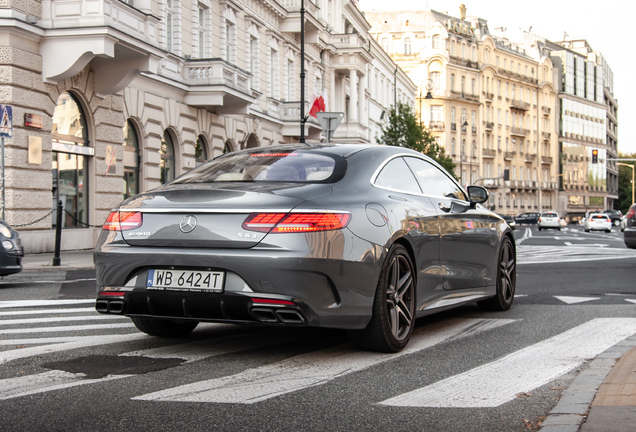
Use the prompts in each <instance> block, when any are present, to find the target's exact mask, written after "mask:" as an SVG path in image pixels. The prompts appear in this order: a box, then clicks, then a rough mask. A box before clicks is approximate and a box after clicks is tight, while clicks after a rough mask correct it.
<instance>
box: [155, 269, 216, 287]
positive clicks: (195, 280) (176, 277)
mask: <svg viewBox="0 0 636 432" xmlns="http://www.w3.org/2000/svg"><path fill="white" fill-rule="evenodd" d="M224 279H225V273H223V272H218V271H194V270H148V279H147V282H146V287H148V289H157V290H177V291H205V292H222V291H223V280H224Z"/></svg>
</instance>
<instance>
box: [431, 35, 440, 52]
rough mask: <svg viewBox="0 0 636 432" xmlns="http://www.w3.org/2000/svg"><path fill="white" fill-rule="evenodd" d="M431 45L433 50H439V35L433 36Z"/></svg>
mask: <svg viewBox="0 0 636 432" xmlns="http://www.w3.org/2000/svg"><path fill="white" fill-rule="evenodd" d="M432 43H433V49H439V48H440V45H439V35H438V34H436V35H433V38H432Z"/></svg>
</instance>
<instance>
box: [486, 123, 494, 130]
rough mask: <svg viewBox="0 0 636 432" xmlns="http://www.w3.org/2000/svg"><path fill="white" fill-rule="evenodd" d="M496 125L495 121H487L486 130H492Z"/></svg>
mask: <svg viewBox="0 0 636 432" xmlns="http://www.w3.org/2000/svg"><path fill="white" fill-rule="evenodd" d="M494 126H495V122H485V124H484V127H485V128H486V132H492V128H493V127H494Z"/></svg>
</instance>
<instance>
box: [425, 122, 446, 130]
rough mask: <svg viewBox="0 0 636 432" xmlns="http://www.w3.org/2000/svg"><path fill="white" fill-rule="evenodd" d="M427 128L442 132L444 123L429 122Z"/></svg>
mask: <svg viewBox="0 0 636 432" xmlns="http://www.w3.org/2000/svg"><path fill="white" fill-rule="evenodd" d="M428 127H429V129H430V130H434V131H443V130H444V122H443V121H432V122H429V124H428Z"/></svg>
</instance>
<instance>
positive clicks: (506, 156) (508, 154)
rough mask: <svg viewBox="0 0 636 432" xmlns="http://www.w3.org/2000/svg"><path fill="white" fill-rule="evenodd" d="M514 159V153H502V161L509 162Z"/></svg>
mask: <svg viewBox="0 0 636 432" xmlns="http://www.w3.org/2000/svg"><path fill="white" fill-rule="evenodd" d="M514 157H515V152H510V151H507V152H504V159H505V160H509V161H510V160H512V159H513V158H514Z"/></svg>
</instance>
